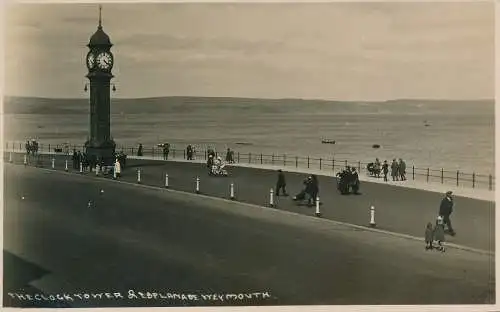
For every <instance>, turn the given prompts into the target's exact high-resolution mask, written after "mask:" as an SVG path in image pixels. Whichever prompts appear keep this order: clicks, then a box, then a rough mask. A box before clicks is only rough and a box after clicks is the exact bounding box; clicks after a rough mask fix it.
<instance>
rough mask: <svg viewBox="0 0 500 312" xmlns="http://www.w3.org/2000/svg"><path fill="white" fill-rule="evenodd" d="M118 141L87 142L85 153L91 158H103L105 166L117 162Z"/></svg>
mask: <svg viewBox="0 0 500 312" xmlns="http://www.w3.org/2000/svg"><path fill="white" fill-rule="evenodd" d="M115 149H116V143H115V142H114V141H113V140H109V141H105V142H93V141H87V142H85V153H86V154H87V157H89V159H95V160H97V161H99V160H102V162H103V163H104V165H105V166H112V165H113V164H114V163H115V156H116V155H115Z"/></svg>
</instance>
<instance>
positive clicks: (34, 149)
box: [24, 139, 38, 156]
mask: <svg viewBox="0 0 500 312" xmlns="http://www.w3.org/2000/svg"><path fill="white" fill-rule="evenodd" d="M24 148H25V149H26V154H27V155H28V156H29V155H30V154H31V155H33V156H35V155H36V154H38V142H37V141H36V140H35V139H32V140H31V142H30V140H27V141H26V143H25V144H24Z"/></svg>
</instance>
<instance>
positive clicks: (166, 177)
mask: <svg viewBox="0 0 500 312" xmlns="http://www.w3.org/2000/svg"><path fill="white" fill-rule="evenodd" d="M165 188H168V173H165Z"/></svg>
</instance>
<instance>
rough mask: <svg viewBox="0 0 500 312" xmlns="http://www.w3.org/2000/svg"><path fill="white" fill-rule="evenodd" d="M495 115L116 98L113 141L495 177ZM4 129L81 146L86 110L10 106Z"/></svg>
mask: <svg viewBox="0 0 500 312" xmlns="http://www.w3.org/2000/svg"><path fill="white" fill-rule="evenodd" d="M494 106H495V105H494V101H493V100H477V101H443V100H393V101H383V102H340V101H320V100H297V99H279V100H266V99H240V98H197V97H170V98H168V97H166V98H149V99H113V100H112V103H111V133H112V136H113V138H114V140H115V142H116V143H117V145H118V147H119V148H120V147H137V146H138V145H139V143H142V144H143V146H144V147H145V148H149V147H154V146H156V145H157V144H158V143H165V142H168V143H170V144H171V146H172V148H176V149H184V148H185V147H186V145H187V144H191V145H194V146H195V147H197V149H198V150H200V149H204V148H207V147H212V148H215V149H216V150H218V151H225V150H226V149H227V148H231V149H233V150H234V151H235V152H240V153H252V154H254V155H256V154H260V153H263V154H267V155H271V154H274V155H283V154H285V155H287V157H293V156H302V157H307V156H309V157H313V158H323V159H327V158H328V159H331V158H332V157H335V159H339V160H344V159H347V160H349V161H353V162H354V161H361V162H365V163H367V162H371V161H374V160H375V158H379V159H380V160H382V161H383V160H388V161H389V162H390V161H391V160H392V159H394V158H402V159H404V160H405V161H406V163H407V166H412V165H414V166H415V167H417V168H427V167H429V168H431V169H440V168H444V169H445V170H452V171H456V170H460V171H462V172H465V173H472V172H475V173H476V174H484V175H488V174H492V175H494V169H495V162H494V160H495V157H494V142H495V139H494V134H495V117H494ZM3 121H4V134H5V139H6V140H7V141H20V142H24V141H25V140H27V139H30V138H37V139H38V140H39V142H40V143H42V144H63V143H70V144H71V145H72V144H83V143H84V142H85V140H86V139H87V136H88V132H89V103H88V100H86V99H42V98H19V97H9V98H5V101H4V120H3ZM322 140H330V141H335V144H323V143H322ZM375 144H377V145H379V146H380V147H379V148H374V147H373V146H374V145H375Z"/></svg>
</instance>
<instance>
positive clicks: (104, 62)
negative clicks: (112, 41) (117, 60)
mask: <svg viewBox="0 0 500 312" xmlns="http://www.w3.org/2000/svg"><path fill="white" fill-rule="evenodd" d="M96 61H97V66H98V67H99V68H100V69H103V70H110V69H111V68H112V67H113V55H112V54H111V53H110V52H101V53H99V55H97V58H96Z"/></svg>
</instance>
